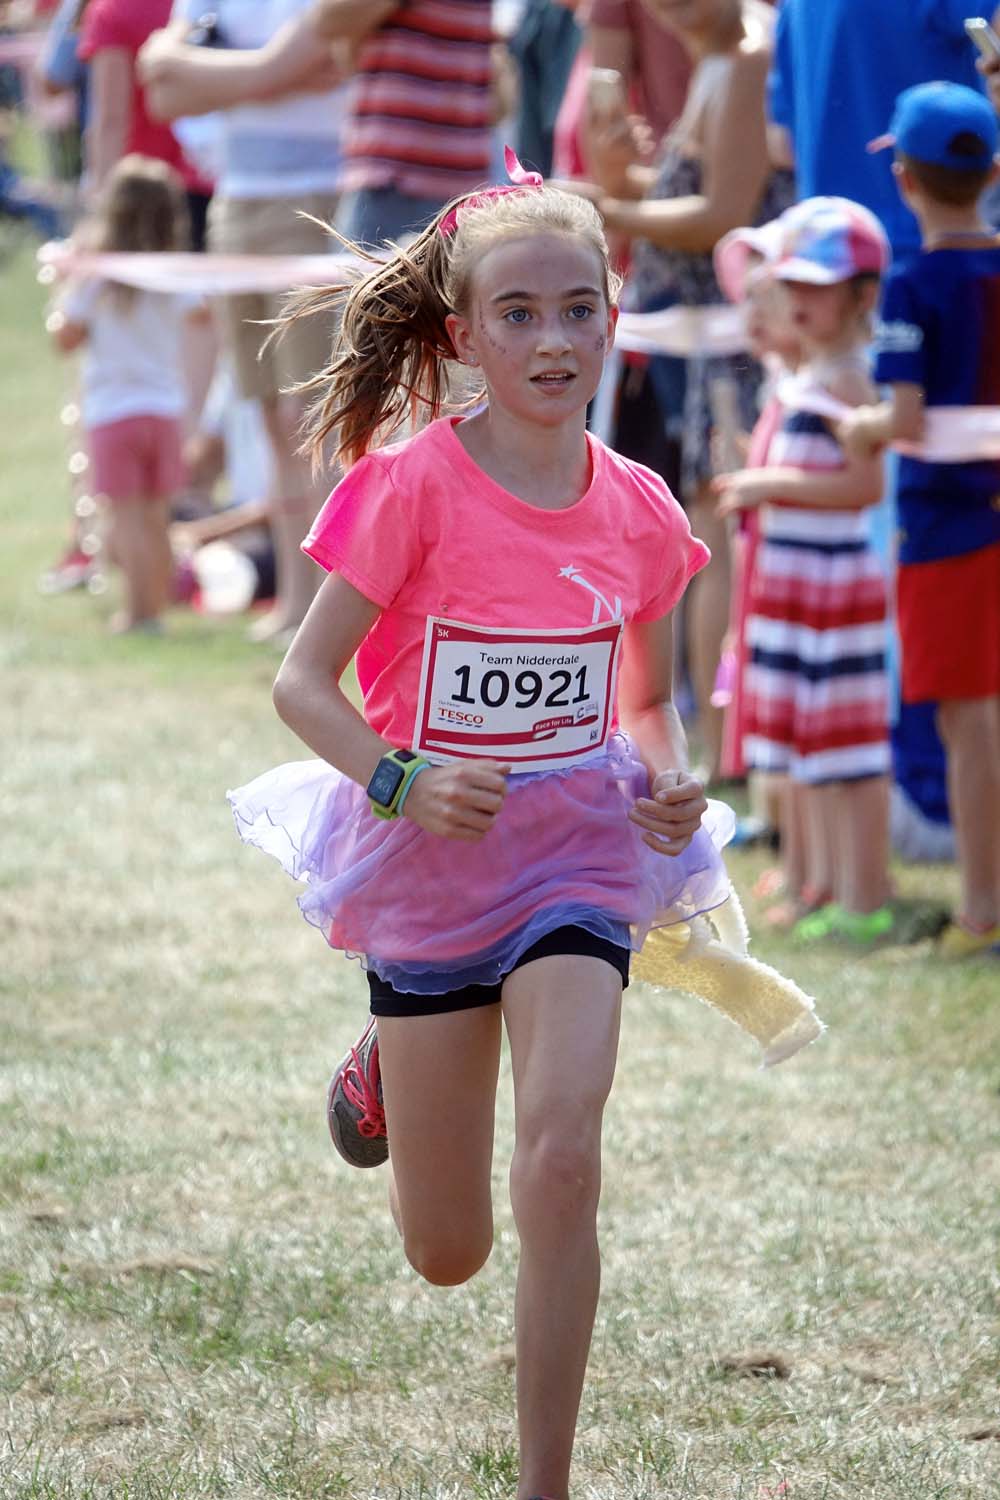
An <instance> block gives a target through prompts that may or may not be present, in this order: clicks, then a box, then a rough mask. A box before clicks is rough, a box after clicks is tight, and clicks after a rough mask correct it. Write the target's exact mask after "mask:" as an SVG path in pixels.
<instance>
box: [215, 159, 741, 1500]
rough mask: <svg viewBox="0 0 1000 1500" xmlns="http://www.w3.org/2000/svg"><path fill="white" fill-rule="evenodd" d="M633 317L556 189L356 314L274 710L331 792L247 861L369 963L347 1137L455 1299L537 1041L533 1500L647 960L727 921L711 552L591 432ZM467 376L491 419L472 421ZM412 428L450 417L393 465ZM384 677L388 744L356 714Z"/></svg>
mask: <svg viewBox="0 0 1000 1500" xmlns="http://www.w3.org/2000/svg"><path fill="white" fill-rule="evenodd" d="M515 170H518V171H519V169H516V168H515ZM616 290H617V285H616V283H615V281H614V279H613V277H612V276H611V274H610V272H609V269H608V255H607V246H606V243H605V240H604V235H603V232H602V229H601V225H600V220H599V218H598V216H597V214H596V212H595V210H594V209H593V208H592V207H591V206H590V205H589V204H587V203H586V202H584V201H583V200H581V199H579V198H576V197H574V196H570V195H568V194H563V193H560V192H557V191H554V190H552V189H548V188H545V187H542V186H541V183H540V179H535V178H530V179H525V177H523V176H522V177H521V179H520V182H519V185H518V186H516V187H504V188H495V189H490V190H488V191H486V192H483V193H481V194H479V195H477V196H474V197H472V198H466V199H465V200H462V201H459V202H458V203H457V204H455V205H453V206H452V207H451V209H450V210H448V211H447V212H444V213H442V214H441V215H439V216H438V218H437V220H436V221H435V222H434V223H433V224H432V225H431V226H430V227H429V228H428V229H427V230H426V231H425V233H423V234H422V235H421V236H420V237H419V239H417V240H416V241H415V242H414V243H413V244H412V245H411V246H410V247H409V249H408V250H406V251H405V252H404V251H398V252H397V253H395V254H394V255H393V257H392V258H391V259H390V260H389V261H388V263H387V264H384V265H379V266H378V267H377V268H376V269H374V270H372V271H371V272H370V274H368V275H367V276H366V277H365V278H364V279H363V280H362V281H360V283H358V284H357V285H356V286H355V287H354V289H353V290H352V291H351V292H350V294H349V295H348V296H347V297H346V299H345V300H344V304H343V322H342V331H341V339H340V343H339V346H338V348H339V352H338V353H337V355H336V357H335V358H334V361H333V363H332V364H331V366H330V368H329V369H328V370H326V371H325V372H324V373H323V374H322V375H320V376H318V377H317V378H316V379H315V380H314V381H313V382H312V386H313V388H314V390H315V391H316V393H317V394H318V397H319V400H318V402H317V406H316V408H315V411H314V422H313V427H312V436H313V440H314V443H315V444H316V445H317V448H318V445H319V444H321V443H322V442H323V440H324V438H325V437H326V436H327V435H328V434H329V433H332V432H336V433H337V434H338V436H339V444H340V454H341V456H342V458H343V459H344V461H345V462H346V464H347V465H349V466H350V467H349V472H348V473H347V476H346V478H345V479H344V480H343V481H342V482H341V483H340V484H339V485H338V487H337V488H336V490H335V491H334V492H333V494H332V496H331V497H330V499H329V501H328V502H327V504H326V506H325V507H324V509H323V510H322V512H321V513H320V515H319V517H318V518H317V521H316V523H315V525H314V527H313V529H312V531H311V533H310V535H309V537H308V538H307V540H306V543H305V547H306V550H307V552H308V553H309V554H310V555H311V556H312V557H314V558H316V559H317V561H318V562H320V564H321V565H322V566H323V567H324V568H326V569H327V570H328V573H329V576H328V577H327V579H326V580H325V582H324V583H323V585H322V587H321V589H320V591H319V593H318V595H317V597H316V600H315V603H314V604H313V606H312V608H311V610H310V612H309V614H308V616H307V618H306V620H305V622H304V623H303V625H302V627H301V629H300V631H299V633H298V635H297V637H296V639H295V642H294V643H293V645H292V647H291V649H290V651H289V653H288V656H287V657H286V659H285V661H284V663H283V665H282V668H281V670H280V672H279V675H278V679H277V682H276V684H275V690H274V695H275V702H276V705H277V707H278V711H279V713H280V714H281V716H282V717H283V718H284V719H285V721H286V722H287V723H288V724H290V725H291V726H292V727H293V728H294V729H295V730H296V732H297V733H298V734H299V735H300V736H301V737H302V739H303V740H304V741H305V742H306V743H307V744H308V745H309V746H311V747H312V749H313V750H315V751H316V753H317V754H318V755H319V756H321V757H322V760H320V761H313V762H306V763H301V764H299V765H296V766H290V767H288V766H286V767H283V768H280V769H279V770H277V771H274V772H271V773H268V774H266V775H265V776H263V777H260V778H259V779H258V780H257V781H256V782H254V783H253V784H252V785H251V786H249V787H246V788H244V789H243V790H241V791H239V792H236V793H233V794H231V799H232V801H233V805H234V810H235V812H236V816H237V820H238V823H239V826H240V829H241V832H242V835H243V837H244V838H245V839H246V840H247V841H248V842H250V843H252V844H256V845H258V846H259V847H261V848H264V849H266V850H268V851H269V852H271V853H274V854H276V855H277V856H278V857H279V858H281V859H282V862H283V863H284V864H285V866H286V868H288V869H289V870H290V871H291V872H292V873H294V874H296V875H298V876H305V877H306V879H307V880H308V886H307V890H306V894H305V895H304V897H303V898H302V901H301V905H302V909H303V911H304V913H305V915H306V917H307V919H308V920H309V921H311V922H314V923H316V924H317V925H318V926H320V927H321V928H322V930H323V931H324V933H325V934H326V936H327V938H328V940H329V942H330V943H331V944H332V945H333V946H335V947H338V948H341V949H344V950H346V951H347V952H349V953H354V954H362V955H364V962H365V968H366V970H367V975H368V982H369V986H370V990H371V1008H372V1012H373V1014H374V1017H375V1018H376V1021H375V1022H374V1023H371V1024H370V1025H369V1027H368V1029H367V1030H366V1032H365V1034H364V1036H363V1037H362V1039H361V1041H360V1042H359V1044H358V1046H357V1047H356V1048H354V1049H352V1050H351V1052H350V1054H349V1055H348V1057H347V1058H346V1059H345V1062H344V1064H343V1065H342V1066H341V1067H340V1068H339V1069H338V1070H337V1073H336V1074H335V1075H334V1080H333V1084H332V1086H331V1096H330V1108H331V1124H332V1127H333V1130H334V1137H335V1140H336V1141H337V1144H338V1149H340V1151H341V1153H342V1154H343V1155H345V1157H346V1158H347V1159H348V1160H349V1161H354V1162H356V1163H357V1164H358V1165H371V1164H373V1163H374V1162H375V1161H379V1160H385V1157H386V1155H387V1154H388V1147H387V1140H386V1129H387V1132H388V1143H390V1144H391V1156H392V1160H391V1173H392V1175H391V1181H390V1200H391V1206H392V1212H393V1214H394V1216H395V1220H396V1223H397V1225H398V1227H399V1230H400V1233H401V1235H402V1239H403V1244H404V1248H405V1251H406V1254H407V1256H408V1258H409V1260H410V1262H411V1263H412V1265H413V1266H414V1267H415V1268H416V1269H417V1270H418V1271H419V1272H420V1273H421V1274H422V1275H423V1276H424V1277H426V1278H427V1280H428V1281H430V1282H433V1283H436V1284H442V1285H444V1284H455V1283H459V1282H463V1281H465V1280H467V1279H468V1278H469V1277H470V1276H472V1275H473V1274H474V1273H475V1272H476V1271H477V1270H478V1269H479V1268H480V1267H481V1266H482V1264H483V1263H484V1261H485V1260H486V1258H487V1256H488V1255H489V1253H490V1249H491V1246H492V1241H493V1217H492V1203H491V1196H490V1171H491V1159H492V1153H493V1124H494V1101H495V1094H496V1085H497V1073H498V1066H499V1059H500V1035H501V1022H502V1023H503V1024H505V1025H506V1028H507V1033H508V1036H509V1039H510V1047H511V1055H512V1065H513V1077H514V1096H515V1112H516V1144H515V1149H514V1159H513V1164H512V1167H511V1177H510V1184H511V1197H512V1202H513V1209H514V1215H515V1220H516V1224H517V1229H518V1234H519V1236H520V1245H521V1260H520V1270H519V1276H518V1286H517V1297H516V1307H515V1322H516V1332H517V1387H518V1411H519V1419H520V1448H521V1477H520V1485H519V1488H518V1496H519V1497H520V1500H528V1497H541V1496H545V1497H552V1500H565V1497H566V1496H567V1494H568V1483H569V1470H570V1459H571V1454H572V1449H573V1441H574V1431H575V1425H576V1418H577V1410H578V1406H579V1402H580V1396H581V1390H582V1385H583V1378H584V1370H585V1366H586V1362H587V1355H588V1349H589V1344H590V1338H591V1331H592V1328H593V1322H594V1314H595V1309H596V1305H597V1295H598V1282H599V1274H600V1263H599V1252H598V1243H597V1229H596V1220H597V1206H598V1198H599V1193H600V1174H601V1120H602V1113H603V1109H604V1104H605V1100H606V1099H607V1096H608V1091H609V1089H610V1087H611V1082H612V1077H613V1075H614V1070H615V1059H616V1052H617V1045H618V1026H619V1014H620V1007H621V996H622V989H623V986H624V985H625V984H627V982H628V972H629V950H630V947H631V948H637V947H638V946H640V945H641V942H642V939H643V937H644V935H645V934H646V932H647V931H648V930H649V929H650V927H651V926H654V925H657V924H663V923H668V922H674V921H679V920H682V919H684V918H687V917H690V916H691V915H693V914H695V913H696V912H699V911H705V910H708V909H710V908H712V907H714V906H716V905H718V904H719V903H720V902H721V901H722V900H723V899H724V898H725V895H726V892H727V889H728V883H727V881H726V877H725V874H724V870H723V867H722V864H721V860H720V857H719V854H718V850H717V844H718V843H721V842H722V838H721V834H720V832H719V831H718V829H717V830H716V832H715V835H714V837H713V835H711V834H710V833H709V832H707V831H706V830H705V829H704V828H702V827H701V824H702V819H703V816H704V815H705V813H706V806H707V804H706V801H705V797H704V795H703V792H702V788H701V786H700V784H699V783H698V781H697V780H695V778H694V777H692V776H691V775H690V774H689V772H688V771H687V769H686V752H685V742H684V735H683V731H682V729H681V725H680V722H679V719H678V716H677V714H676V712H675V710H674V707H673V705H672V703H671V677H670V664H671V654H672V653H671V624H670V614H671V611H672V609H673V608H674V606H675V605H676V604H677V602H678V600H679V599H680V597H681V595H682V593H683V591H684V588H685V586H686V584H687V582H688V580H689V579H690V578H691V576H692V574H694V573H695V572H696V571H697V570H698V569H699V568H701V567H703V566H704V564H705V563H706V561H707V559H708V553H707V549H706V548H705V547H704V546H703V544H702V543H701V542H698V541H696V540H695V539H694V538H693V537H692V536H691V533H690V529H689V527H688V523H687V520H686V519H685V516H684V514H683V512H682V511H681V509H680V508H679V506H677V505H676V504H675V502H674V500H673V498H672V497H671V495H670V494H669V492H668V491H667V489H666V487H665V486H664V484H663V482H662V481H661V480H660V479H659V478H657V477H656V476H655V475H653V474H652V473H650V472H649V471H648V470H646V469H643V468H641V467H640V466H639V465H638V464H635V463H631V462H628V461H626V460H624V459H622V458H620V457H618V456H617V455H616V454H614V453H612V452H611V451H609V450H608V449H607V448H605V447H604V446H603V445H602V444H601V443H600V442H598V441H596V440H595V439H594V438H593V437H591V436H589V435H588V434H587V431H586V427H585V418H586V408H587V403H588V402H589V401H590V399H591V398H592V396H593V395H594V393H595V391H596V390H597V386H598V382H599V380H600V377H601V371H602V369H603V366H604V360H605V358H606V356H607V353H608V350H609V348H610V346H611V342H612V339H613V337H614V329H615V321H616V318H617V307H616V305H615V300H614V298H615V292H616ZM330 300H331V295H330V294H329V293H327V292H321V293H312V294H307V295H306V296H304V298H303V299H301V301H300V304H299V307H298V310H297V312H296V313H295V314H294V315H295V316H300V315H302V314H303V313H304V312H308V311H314V310H317V309H318V310H321V311H322V310H326V311H329V304H330ZM456 361H457V362H459V363H461V364H462V365H464V366H465V367H466V368H467V369H473V370H478V371H479V373H480V376H481V378H482V386H483V394H484V397H485V400H484V404H483V405H482V406H481V407H480V408H479V409H478V410H476V411H475V412H474V413H473V414H472V415H470V416H466V417H464V418H463V417H455V416H446V417H440V416H439V412H440V410H441V408H442V401H443V395H444V391H445V383H446V379H447V375H448V371H449V366H453V365H454V363H455V362H456ZM411 401H412V402H414V403H417V404H418V405H420V406H422V407H423V408H424V409H426V410H428V411H429V414H430V416H431V418H432V419H434V420H431V422H430V424H429V425H428V426H425V427H424V428H423V430H422V431H420V432H419V433H418V434H417V435H416V436H415V437H410V438H407V439H406V440H404V441H401V442H394V443H391V444H390V445H389V446H388V447H382V448H378V447H376V446H375V445H376V444H377V443H378V441H379V438H380V435H382V434H384V433H385V432H386V431H388V430H390V429H391V428H392V427H393V425H395V424H396V423H397V422H398V420H399V418H400V417H401V415H403V413H404V411H405V409H406V406H407V404H408V403H410V402H411ZM355 653H357V667H358V677H359V681H360V683H361V687H362V691H363V693H364V716H363V717H362V716H361V715H360V714H358V713H357V712H356V710H355V709H354V708H353V707H352V705H351V704H350V702H349V701H348V699H347V698H346V697H345V696H344V694H343V693H342V692H341V690H340V689H339V687H338V686H337V684H338V682H339V680H340V677H341V674H342V673H343V671H344V669H345V668H346V667H347V665H348V664H349V662H350V661H351V659H352V657H353V656H354V655H355ZM333 768H336V769H333ZM711 816H713V817H714V819H715V822H716V823H719V824H721V823H722V822H724V821H726V815H725V812H724V810H723V813H722V814H721V815H720V814H718V813H715V814H713V815H711ZM706 821H708V820H706ZM376 1027H377V1029H375V1028H376ZM442 1086H443V1087H444V1088H446V1090H447V1098H448V1107H447V1109H446V1110H441V1109H439V1108H438V1107H437V1104H436V1102H435V1101H437V1100H439V1099H440V1097H441V1092H442ZM383 1101H384V1116H383V1112H382V1103H383Z"/></svg>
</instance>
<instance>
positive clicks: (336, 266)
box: [38, 240, 746, 359]
mask: <svg viewBox="0 0 1000 1500" xmlns="http://www.w3.org/2000/svg"><path fill="white" fill-rule="evenodd" d="M38 261H39V266H40V271H39V275H40V276H41V279H42V280H43V281H53V280H54V279H55V278H56V277H57V276H63V275H69V274H72V275H74V276H104V277H106V278H107V279H108V280H109V281H121V282H124V283H125V285H127V286H134V287H138V288H140V290H142V291H146V292H190V293H192V294H193V295H201V296H218V295H221V294H224V293H235V292H287V291H291V290H292V289H293V288H295V287H302V286H329V285H331V284H332V283H335V282H337V281H339V280H341V279H345V280H346V279H348V278H349V277H351V276H352V275H353V274H354V273H355V272H356V271H357V270H359V269H361V270H363V269H365V268H366V267H367V266H368V265H370V262H368V261H363V260H359V259H357V258H356V257H355V256H351V255H212V254H209V255H195V254H193V253H190V252H169V253H168V252H165V253H162V254H155V255H137V254H128V255H126V254H112V253H108V252H102V253H95V252H88V251H84V250H80V249H78V248H77V247H75V246H74V245H72V244H71V243H70V242H69V241H68V240H61V241H53V242H52V243H50V244H48V245H43V246H42V248H41V249H40V250H39V252H38ZM615 342H616V344H617V346H618V348H619V349H622V350H625V351H628V352H635V353H641V354H672V355H675V356H677V357H678V358H680V359H689V358H690V357H691V356H692V355H694V354H713V355H727V354H739V353H740V352H741V351H742V350H743V349H745V347H746V334H745V332H744V326H743V314H742V313H741V312H740V310H739V308H737V307H668V308H666V309H665V310H664V311H663V312H655V313H633V312H623V313H622V315H621V317H620V318H619V320H618V333H617V336H616V340H615Z"/></svg>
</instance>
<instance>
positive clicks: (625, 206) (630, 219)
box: [588, 0, 793, 779]
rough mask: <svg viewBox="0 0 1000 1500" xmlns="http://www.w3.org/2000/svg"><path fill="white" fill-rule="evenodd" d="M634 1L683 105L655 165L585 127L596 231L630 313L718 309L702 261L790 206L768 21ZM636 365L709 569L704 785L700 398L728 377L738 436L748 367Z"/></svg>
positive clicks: (739, 363) (625, 121)
mask: <svg viewBox="0 0 1000 1500" xmlns="http://www.w3.org/2000/svg"><path fill="white" fill-rule="evenodd" d="M648 6H649V8H650V9H651V10H652V11H653V13H654V14H655V15H656V16H657V17H658V18H659V19H660V20H661V21H662V22H663V24H664V25H665V26H666V27H667V28H668V29H669V30H670V31H671V32H672V33H673V34H674V36H675V37H676V39H677V41H678V42H679V43H681V44H682V45H683V47H684V49H685V51H686V52H687V54H688V56H689V59H690V63H691V72H690V77H689V83H688V92H687V97H686V100H685V103H684V108H683V110H682V113H681V115H680V118H679V119H678V120H677V122H676V123H675V125H674V126H673V128H672V129H671V130H670V132H669V133H668V135H667V137H666V139H665V140H664V141H663V143H662V145H661V147H660V149H659V152H658V155H657V158H656V161H655V163H651V162H650V160H649V132H648V131H647V132H645V133H644V132H643V130H642V128H641V125H640V123H639V122H638V121H637V120H636V118H635V117H634V116H630V115H629V114H628V112H627V106H626V105H623V106H622V107H621V108H620V109H619V110H618V111H617V112H614V111H611V110H609V111H608V112H607V113H606V115H605V116H604V119H603V121H602V122H601V123H599V124H598V123H595V125H594V128H592V130H591V132H590V135H589V138H588V139H589V151H590V156H591V162H592V165H593V168H594V175H595V177H596V189H595V191H596V201H597V204H598V207H599V208H600V210H601V213H602V214H603V216H604V220H605V223H606V224H607V226H608V229H609V230H611V231H617V232H618V233H620V234H622V235H624V236H626V237H628V238H629V239H630V240H631V244H632V264H631V270H630V274H629V282H628V287H627V291H626V299H627V302H628V305H629V306H631V307H634V308H635V309H637V310H638V311H641V312H653V311H657V310H659V309H661V308H664V307H669V306H672V305H674V304H681V305H683V306H686V307H688V308H699V307H700V308H710V307H716V306H718V305H719V304H721V303H722V302H723V300H724V299H723V296H722V292H721V290H720V288H719V285H718V283H717V281H716V278H715V272H714V269H713V265H712V251H713V249H714V247H715V245H716V244H717V242H718V241H719V240H720V239H721V238H722V236H723V235H724V234H726V233H727V232H728V231H730V230H732V229H734V228H736V227H737V226H739V225H741V224H760V223H763V222H765V221H767V220H768V219H773V218H775V217H776V216H777V215H778V214H779V213H780V212H781V211H782V209H784V208H785V207H787V206H788V204H789V203H790V202H791V201H792V197H793V184H792V179H791V175H790V173H788V172H787V171H786V170H780V169H779V170H776V169H774V168H773V167H772V165H771V163H770V160H769V156H768V149H767V137H766V130H765V123H764V97H765V88H766V81H767V75H768V70H769V67H770V63H771V56H772V41H773V32H774V13H773V11H772V9H771V8H770V6H768V5H766V4H763V3H761V0H688V3H686V4H685V5H682V6H678V5H675V4H670V3H667V0H648ZM649 369H650V376H651V380H652V386H653V390H654V392H655V394H656V396H657V399H658V402H659V422H660V424H661V427H662V425H663V424H672V423H674V422H677V421H678V419H679V431H680V444H681V465H680V467H681V473H680V493H681V495H682V497H683V500H684V504H685V506H686V507H687V509H688V512H689V514H690V516H691V522H692V526H693V528H694V530H695V532H696V534H697V535H699V536H701V537H703V538H704V539H705V540H706V541H707V542H708V544H709V546H710V547H711V549H712V562H711V564H710V565H709V567H708V568H706V569H705V570H704V572H703V573H701V574H700V575H699V577H698V578H697V579H696V580H695V581H694V583H693V584H692V587H691V590H690V591H689V595H688V602H687V608H686V612H685V618H684V640H685V643H686V648H687V666H688V671H689V675H690V680H691V686H692V690H693V694H694V700H695V704H696V708H697V715H698V726H699V739H700V744H701V747H702V753H703V755H704V762H705V765H704V769H705V771H706V773H707V775H708V776H709V778H710V779H712V778H715V777H716V776H717V775H718V770H719V763H720V753H721V741H722V718H721V710H720V709H719V708H717V707H714V706H713V705H712V702H711V699H712V691H713V687H714V684H715V677H716V672H717V670H718V666H719V660H720V655H721V651H722V642H723V638H724V636H725V632H726V626H727V621H728V614H729V594H730V579H729V568H728V547H727V535H726V527H725V525H724V524H723V522H722V521H721V520H720V519H719V518H718V516H717V515H716V510H715V501H714V497H713V496H712V493H711V489H710V481H711V478H712V472H713V468H712V455H711V434H712V428H713V416H712V397H711V392H712V388H713V385H714V384H715V383H716V382H718V381H719V380H726V381H728V382H729V383H730V386H731V389H732V390H733V391H734V393H735V398H736V402H737V405H738V407H739V409H740V412H741V416H742V422H743V425H744V426H745V427H747V428H749V427H752V426H753V423H754V421H755V419H756V414H757V404H758V395H759V388H760V367H759V365H758V364H757V362H756V360H754V359H752V358H751V357H750V356H749V355H748V354H746V353H743V354H739V355H736V356H725V357H714V356H706V355H703V354H697V355H695V356H693V357H692V358H691V359H689V360H688V361H687V363H686V366H685V367H684V369H683V381H682V382H679V381H678V379H677V374H678V367H677V365H676V363H673V362H671V363H661V362H660V360H659V358H654V359H653V360H652V361H651V362H650V367H649ZM633 456H636V457H640V458H642V457H643V455H642V454H636V455H633ZM646 461H648V457H647V458H646ZM668 477H669V476H668Z"/></svg>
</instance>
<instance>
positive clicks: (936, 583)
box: [896, 542, 1000, 703]
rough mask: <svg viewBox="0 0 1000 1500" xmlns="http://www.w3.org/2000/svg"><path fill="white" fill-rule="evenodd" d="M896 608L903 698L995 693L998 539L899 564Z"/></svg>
mask: <svg viewBox="0 0 1000 1500" xmlns="http://www.w3.org/2000/svg"><path fill="white" fill-rule="evenodd" d="M896 614H897V619H898V622H899V636H900V641H901V643H902V649H903V673H902V676H903V682H902V694H903V702H904V703H939V702H940V701H941V700H942V699H948V698H993V697H1000V542H998V543H996V544H995V545H994V546H992V547H980V548H979V549H978V550H977V551H975V552H966V553H964V554H963V555H962V556H961V557H947V558H941V559H938V560H937V561H935V562H922V563H903V564H901V565H900V568H899V573H898V577H897V582H896Z"/></svg>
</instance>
